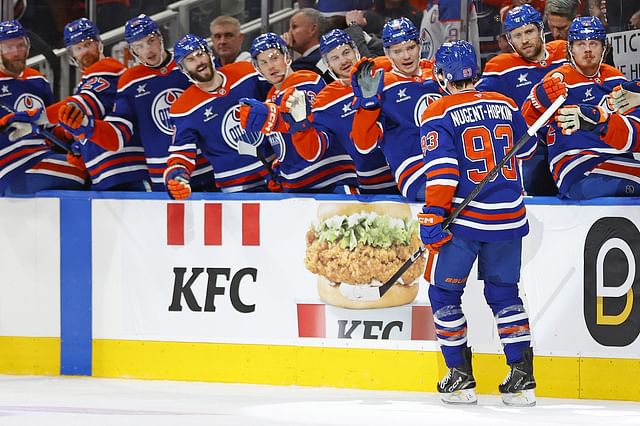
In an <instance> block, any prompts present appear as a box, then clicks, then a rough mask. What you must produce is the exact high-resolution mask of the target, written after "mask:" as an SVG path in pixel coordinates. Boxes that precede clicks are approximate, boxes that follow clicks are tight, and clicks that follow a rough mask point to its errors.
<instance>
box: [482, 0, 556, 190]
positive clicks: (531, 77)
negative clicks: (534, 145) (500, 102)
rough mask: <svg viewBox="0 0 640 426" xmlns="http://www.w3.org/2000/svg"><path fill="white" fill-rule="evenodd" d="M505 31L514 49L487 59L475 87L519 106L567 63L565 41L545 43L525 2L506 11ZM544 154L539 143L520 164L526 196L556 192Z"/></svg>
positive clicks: (539, 20) (541, 26)
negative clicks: (530, 155) (543, 80)
mask: <svg viewBox="0 0 640 426" xmlns="http://www.w3.org/2000/svg"><path fill="white" fill-rule="evenodd" d="M504 31H505V33H506V35H507V40H508V42H509V44H511V46H512V47H513V50H514V51H515V52H514V53H502V54H500V55H498V56H495V57H493V58H492V59H491V60H490V61H489V62H487V64H486V65H485V67H484V72H483V73H482V78H481V79H480V81H479V82H478V83H477V84H476V87H477V88H478V90H480V91H483V92H489V91H493V92H498V93H501V94H503V95H505V96H508V97H510V98H511V99H513V100H514V101H515V102H516V104H518V106H522V104H523V103H524V101H525V100H526V99H527V96H529V92H530V91H531V87H532V86H533V85H534V84H536V83H538V82H539V81H540V80H542V77H544V76H545V74H547V73H548V72H549V71H551V70H553V69H555V68H557V67H559V66H560V65H562V64H564V63H566V62H567V59H566V56H567V47H566V46H567V43H566V42H565V41H564V40H557V41H552V42H550V43H546V44H545V41H544V24H543V23H542V16H541V15H540V13H539V12H538V11H537V10H536V9H534V8H533V7H531V6H530V5H528V4H524V5H522V6H518V7H514V8H513V9H511V10H509V12H508V13H507V15H506V17H505V22H504ZM547 156H548V150H547V147H546V145H545V144H544V143H542V142H540V143H539V144H538V149H537V150H536V154H535V155H534V157H532V158H531V159H529V160H527V161H524V162H523V163H522V168H523V172H522V173H523V180H524V188H525V190H526V191H527V194H528V195H554V194H556V193H557V192H558V190H557V188H556V186H555V183H554V182H553V178H552V177H551V173H550V172H549V164H548V161H547Z"/></svg>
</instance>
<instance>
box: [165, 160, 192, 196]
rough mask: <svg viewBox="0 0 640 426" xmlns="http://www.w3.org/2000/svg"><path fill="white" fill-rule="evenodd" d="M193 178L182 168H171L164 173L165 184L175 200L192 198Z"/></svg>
mask: <svg viewBox="0 0 640 426" xmlns="http://www.w3.org/2000/svg"><path fill="white" fill-rule="evenodd" d="M190 180H191V176H190V175H189V172H188V171H187V169H185V168H184V167H182V166H170V167H168V168H167V170H165V171H164V184H165V186H166V187H167V192H168V193H169V196H170V197H171V198H172V199H174V200H186V199H187V198H189V197H190V196H191V185H190V184H189V181H190Z"/></svg>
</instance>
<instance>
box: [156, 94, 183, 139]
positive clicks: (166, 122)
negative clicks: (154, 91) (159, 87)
mask: <svg viewBox="0 0 640 426" xmlns="http://www.w3.org/2000/svg"><path fill="white" fill-rule="evenodd" d="M182 92H184V90H182V89H176V88H175V87H172V88H170V89H166V90H163V91H162V92H160V93H158V95H156V97H155V98H154V99H153V103H152V104H151V117H153V122H154V124H155V125H156V127H157V128H158V129H160V131H161V132H162V133H164V134H166V135H172V134H173V126H172V125H171V121H170V119H169V109H170V108H171V105H173V103H174V102H175V101H176V100H177V99H178V97H180V95H182Z"/></svg>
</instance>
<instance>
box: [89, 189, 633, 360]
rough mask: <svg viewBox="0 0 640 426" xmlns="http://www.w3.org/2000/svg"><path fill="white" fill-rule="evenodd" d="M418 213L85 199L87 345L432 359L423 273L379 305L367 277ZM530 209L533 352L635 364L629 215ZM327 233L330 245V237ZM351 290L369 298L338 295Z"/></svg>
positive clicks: (489, 346)
mask: <svg viewBox="0 0 640 426" xmlns="http://www.w3.org/2000/svg"><path fill="white" fill-rule="evenodd" d="M373 204H378V203H373ZM419 208H420V206H419V205H411V206H407V205H403V204H400V203H394V204H390V203H386V204H384V205H382V206H380V205H379V206H377V208H372V207H371V206H369V205H365V204H358V203H353V202H325V201H318V200H315V199H310V198H300V199H284V200H274V201H271V200H269V201H215V200H210V201H188V202H170V201H155V200H145V201H142V200H94V201H93V218H92V224H93V284H94V287H93V315H94V324H93V332H94V338H98V339H130V340H159V341H183V342H219V343H256V344H293V345H313V346H318V345H321V346H332V347H347V346H348V347H365V348H388V349H422V350H437V344H436V342H435V333H434V326H433V317H432V312H431V307H430V304H429V300H428V297H427V286H428V284H427V283H426V282H425V281H424V280H423V279H422V278H421V277H420V275H421V274H420V273H417V274H412V275H411V274H409V275H410V276H409V275H403V283H402V284H404V285H402V286H401V285H395V286H393V287H392V289H393V290H389V291H388V292H386V293H385V294H384V295H383V296H382V297H380V294H379V288H380V287H379V286H380V284H381V283H380V282H377V283H376V280H375V279H371V277H372V276H373V277H375V276H377V274H378V273H384V271H380V270H381V269H383V268H384V267H393V269H394V270H395V269H397V267H396V266H394V265H393V264H392V263H390V261H388V260H386V259H388V256H389V253H388V252H392V253H396V252H394V250H396V251H397V253H396V254H397V255H398V256H406V253H410V252H411V251H412V249H411V245H410V244H412V243H414V242H415V241H413V240H411V238H413V237H415V238H417V236H416V235H415V232H416V230H417V228H416V227H415V224H411V222H412V221H413V220H414V218H415V214H416V213H417V211H418V210H419ZM528 212H529V221H530V225H531V233H530V235H529V236H528V237H526V238H525V241H524V253H523V268H522V282H521V291H522V293H523V295H524V296H525V298H526V303H527V307H528V309H529V313H530V317H531V323H532V329H533V331H532V332H533V338H534V346H535V348H536V352H537V353H539V354H541V355H544V354H547V355H549V354H553V355H567V356H569V355H571V356H576V355H582V356H603V357H604V356H607V357H611V356H613V357H621V358H624V357H630V358H631V357H637V356H638V354H639V353H640V344H639V343H638V341H637V336H638V332H640V323H639V321H638V320H637V318H638V317H640V306H638V305H639V304H640V302H638V301H639V300H640V294H638V293H639V292H640V283H637V282H636V281H638V278H637V276H638V274H636V267H637V266H638V265H640V261H636V260H635V259H636V257H638V256H639V255H640V235H639V236H638V238H636V235H635V234H634V232H635V233H636V234H637V233H638V230H637V228H635V225H634V223H640V207H635V206H624V207H623V206H558V205H556V206H540V205H534V206H529V207H528ZM341 215H342V216H341ZM340 217H343V218H345V217H346V218H347V219H344V220H343V219H340ZM336 218H338V219H336ZM403 227H405V228H406V229H405V228H403ZM633 229H635V231H633ZM412 232H413V234H411V233H412ZM349 233H351V234H349ZM338 234H339V235H340V236H341V237H340V238H342V239H338V240H335V241H342V242H341V243H340V244H338V243H337V242H331V241H334V239H335V238H336V235H338ZM350 235H351V237H350ZM407 235H408V237H407ZM411 235H413V237H411ZM345 236H346V237H345ZM407 238H408V239H407ZM403 239H404V240H403ZM405 240H406V241H405ZM410 240H411V241H410ZM321 241H330V242H331V243H327V244H325V243H321ZM356 241H367V243H363V244H357V243H356ZM403 241H404V242H403ZM404 243H407V244H409V246H406V244H404ZM367 244H371V245H372V247H376V248H371V247H368V246H367ZM403 244H404V245H403ZM380 247H383V248H384V250H383V249H381V248H380ZM385 250H386V251H385ZM387 263H389V265H387ZM381 265H383V266H381ZM384 265H387V266H384ZM418 267H419V268H424V262H423V263H422V264H421V265H419V266H418ZM388 275H389V274H387V276H388ZM418 277H419V278H418ZM471 277H472V279H470V281H469V282H468V283H467V289H466V292H465V296H464V298H463V306H464V309H465V312H466V315H467V319H468V323H469V341H470V343H471V345H473V346H474V349H475V350H476V351H480V352H487V353H497V352H499V351H500V346H499V342H498V340H497V337H496V331H495V323H494V320H493V316H492V314H491V311H490V310H489V308H488V307H487V306H486V303H485V301H484V296H483V292H482V283H481V282H478V281H477V280H476V279H475V278H473V277H475V272H472V274H471ZM363 280H369V281H371V282H373V283H374V285H377V287H376V286H373V287H370V286H364V285H357V286H356V285H351V284H348V283H350V282H356V281H363ZM405 281H406V282H405ZM414 281H415V284H413V285H412V283H413V282H414ZM335 282H342V283H343V284H341V285H335V284H331V283H335ZM367 282H368V281H367Z"/></svg>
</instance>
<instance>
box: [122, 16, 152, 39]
mask: <svg viewBox="0 0 640 426" xmlns="http://www.w3.org/2000/svg"><path fill="white" fill-rule="evenodd" d="M149 34H160V27H158V24H157V23H156V21H154V20H153V19H151V18H149V17H148V16H147V15H145V14H140V15H138V16H136V17H135V18H132V19H129V20H128V21H127V23H126V24H125V25H124V39H125V40H126V42H127V43H129V44H131V43H133V42H134V41H138V40H140V39H142V38H144V37H146V36H148V35H149Z"/></svg>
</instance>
